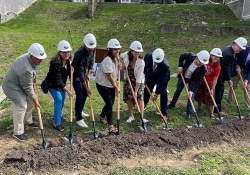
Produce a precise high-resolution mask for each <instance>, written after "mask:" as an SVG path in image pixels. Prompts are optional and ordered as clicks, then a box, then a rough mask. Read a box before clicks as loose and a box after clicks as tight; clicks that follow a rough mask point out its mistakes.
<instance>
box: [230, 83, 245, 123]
mask: <svg viewBox="0 0 250 175" xmlns="http://www.w3.org/2000/svg"><path fill="white" fill-rule="evenodd" d="M230 88H231V90H232V94H233V97H234V101H235V103H236V106H237V109H238V116H235V117H236V118H238V119H240V120H242V119H243V118H244V116H241V114H240V107H239V104H238V100H237V98H236V95H235V92H234V88H233V86H230Z"/></svg>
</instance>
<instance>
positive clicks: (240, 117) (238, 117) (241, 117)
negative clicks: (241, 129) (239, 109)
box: [235, 115, 245, 120]
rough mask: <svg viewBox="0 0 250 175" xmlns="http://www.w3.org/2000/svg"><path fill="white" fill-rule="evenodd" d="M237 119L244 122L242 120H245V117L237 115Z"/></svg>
mask: <svg viewBox="0 0 250 175" xmlns="http://www.w3.org/2000/svg"><path fill="white" fill-rule="evenodd" d="M235 117H236V118H237V119H239V120H242V119H244V118H245V116H242V115H237V116H235Z"/></svg>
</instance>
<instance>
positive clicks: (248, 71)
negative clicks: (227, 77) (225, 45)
mask: <svg viewBox="0 0 250 175" xmlns="http://www.w3.org/2000/svg"><path fill="white" fill-rule="evenodd" d="M249 52H250V46H247V47H246V50H242V51H241V52H240V53H239V57H238V60H240V59H242V60H245V65H244V68H243V71H244V73H245V80H247V81H248V82H250V60H248V61H246V59H247V56H248V54H249Z"/></svg>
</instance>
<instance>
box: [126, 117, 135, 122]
mask: <svg viewBox="0 0 250 175" xmlns="http://www.w3.org/2000/svg"><path fill="white" fill-rule="evenodd" d="M134 120H135V118H134V117H129V118H128V120H127V121H126V122H127V123H131V122H132V121H134Z"/></svg>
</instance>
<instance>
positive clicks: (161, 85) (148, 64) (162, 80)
mask: <svg viewBox="0 0 250 175" xmlns="http://www.w3.org/2000/svg"><path fill="white" fill-rule="evenodd" d="M144 61H145V68H144V74H145V79H146V80H147V83H148V84H151V83H152V84H156V85H157V88H156V91H155V93H156V94H160V93H161V91H162V90H163V89H165V90H166V88H167V84H168V81H169V80H170V70H169V68H170V66H169V63H168V61H167V59H166V58H164V59H163V61H162V62H161V63H159V64H158V66H157V67H156V68H155V71H154V72H153V57H152V52H148V53H147V54H146V55H145V57H144Z"/></svg>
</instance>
